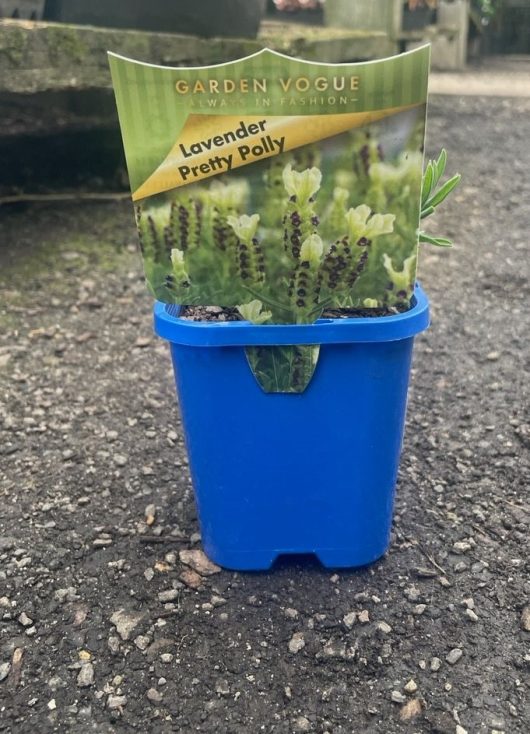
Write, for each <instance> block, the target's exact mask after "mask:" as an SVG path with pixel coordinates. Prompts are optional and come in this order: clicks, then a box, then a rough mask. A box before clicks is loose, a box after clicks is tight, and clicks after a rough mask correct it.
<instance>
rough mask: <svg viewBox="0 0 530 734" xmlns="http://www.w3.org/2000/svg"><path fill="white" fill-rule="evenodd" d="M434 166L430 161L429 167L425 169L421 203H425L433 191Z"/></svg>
mask: <svg viewBox="0 0 530 734" xmlns="http://www.w3.org/2000/svg"><path fill="white" fill-rule="evenodd" d="M433 173H434V171H433V166H432V161H429V163H428V164H427V168H426V169H425V173H424V174H423V184H422V187H421V203H422V204H423V203H424V202H425V201H427V199H428V198H429V194H430V193H431V191H432V181H433Z"/></svg>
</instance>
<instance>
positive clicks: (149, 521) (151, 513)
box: [144, 505, 156, 525]
mask: <svg viewBox="0 0 530 734" xmlns="http://www.w3.org/2000/svg"><path fill="white" fill-rule="evenodd" d="M144 515H145V523H146V525H153V524H154V522H155V519H156V505H147V507H146V508H145V510H144Z"/></svg>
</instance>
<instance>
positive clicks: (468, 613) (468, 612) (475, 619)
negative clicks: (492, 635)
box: [465, 609, 478, 622]
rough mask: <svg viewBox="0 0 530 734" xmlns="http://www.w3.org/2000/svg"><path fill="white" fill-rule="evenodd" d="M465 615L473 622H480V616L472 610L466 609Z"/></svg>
mask: <svg viewBox="0 0 530 734" xmlns="http://www.w3.org/2000/svg"><path fill="white" fill-rule="evenodd" d="M465 614H466V617H468V618H469V619H470V620H471V621H472V622H478V616H477V615H476V614H475V612H474V611H473V610H472V609H466V612H465Z"/></svg>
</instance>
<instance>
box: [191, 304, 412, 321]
mask: <svg viewBox="0 0 530 734" xmlns="http://www.w3.org/2000/svg"><path fill="white" fill-rule="evenodd" d="M408 310H409V307H408V306H406V305H403V306H391V307H388V308H334V309H326V310H325V311H324V312H323V314H322V317H321V318H323V319H360V318H374V317H376V316H395V315H396V314H397V313H404V312H405V311H408ZM179 318H181V319H185V320H187V321H243V319H242V317H241V315H240V314H239V311H238V310H237V308H226V307H222V306H183V307H182V310H181V312H180V315H179Z"/></svg>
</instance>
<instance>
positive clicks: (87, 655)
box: [79, 650, 92, 663]
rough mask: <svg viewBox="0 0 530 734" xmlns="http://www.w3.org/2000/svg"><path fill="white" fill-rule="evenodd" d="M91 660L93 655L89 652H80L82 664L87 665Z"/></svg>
mask: <svg viewBox="0 0 530 734" xmlns="http://www.w3.org/2000/svg"><path fill="white" fill-rule="evenodd" d="M91 658H92V655H91V654H90V653H89V652H88V650H79V660H81V662H84V663H87V662H88V661H89V660H90V659H91Z"/></svg>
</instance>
